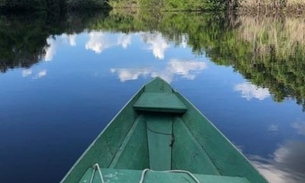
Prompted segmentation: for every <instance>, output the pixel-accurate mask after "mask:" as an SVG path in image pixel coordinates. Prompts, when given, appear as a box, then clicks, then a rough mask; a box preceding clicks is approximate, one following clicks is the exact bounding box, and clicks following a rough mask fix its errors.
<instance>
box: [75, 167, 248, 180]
mask: <svg viewBox="0 0 305 183" xmlns="http://www.w3.org/2000/svg"><path fill="white" fill-rule="evenodd" d="M92 172H93V168H89V169H88V171H87V172H86V178H84V179H83V180H82V182H79V183H89V181H90V179H91V176H92ZM102 173H103V177H104V181H105V182H111V183H122V182H124V183H138V182H139V180H140V179H141V174H142V171H139V170H138V171H137V170H122V169H102ZM193 176H195V177H196V178H197V179H198V180H199V181H200V182H202V183H250V182H249V181H248V180H247V179H245V178H242V177H227V176H215V175H204V174H193ZM94 179H95V180H96V181H99V182H98V183H100V177H99V175H98V172H95V174H94ZM169 182H174V183H183V182H187V183H195V181H194V180H193V179H192V178H191V177H190V176H189V175H188V174H187V173H167V172H162V171H149V172H147V173H146V174H145V176H144V181H143V183H169Z"/></svg>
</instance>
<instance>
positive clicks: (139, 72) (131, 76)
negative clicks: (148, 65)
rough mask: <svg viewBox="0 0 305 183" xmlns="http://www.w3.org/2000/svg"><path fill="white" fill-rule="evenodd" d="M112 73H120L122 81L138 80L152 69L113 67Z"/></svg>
mask: <svg viewBox="0 0 305 183" xmlns="http://www.w3.org/2000/svg"><path fill="white" fill-rule="evenodd" d="M110 71H111V72H112V73H118V75H119V79H120V81H121V82H125V81H129V80H137V79H138V78H139V76H146V75H148V74H149V73H150V69H145V68H144V69H111V70H110Z"/></svg>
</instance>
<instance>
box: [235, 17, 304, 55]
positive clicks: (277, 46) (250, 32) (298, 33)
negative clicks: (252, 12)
mask: <svg viewBox="0 0 305 183" xmlns="http://www.w3.org/2000/svg"><path fill="white" fill-rule="evenodd" d="M237 20H238V22H239V24H240V26H239V28H238V34H239V37H240V38H241V39H242V40H244V41H247V42H249V43H250V44H252V45H253V46H254V48H253V49H254V50H255V54H256V55H257V56H259V57H263V56H267V55H269V54H271V53H272V50H271V49H273V50H274V51H275V54H276V56H277V57H287V56H289V55H291V54H293V52H294V51H295V50H296V47H297V46H300V45H301V47H303V48H305V32H304V30H305V23H304V18H302V17H264V16H256V17H253V16H239V17H238V19H237Z"/></svg>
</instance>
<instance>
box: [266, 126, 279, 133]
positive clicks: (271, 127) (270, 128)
mask: <svg viewBox="0 0 305 183" xmlns="http://www.w3.org/2000/svg"><path fill="white" fill-rule="evenodd" d="M268 131H270V132H277V131H279V127H278V126H277V125H270V126H269V127H268Z"/></svg>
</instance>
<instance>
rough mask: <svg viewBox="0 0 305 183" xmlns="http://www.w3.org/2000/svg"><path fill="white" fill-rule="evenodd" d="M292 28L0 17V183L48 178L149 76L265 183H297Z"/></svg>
mask: <svg viewBox="0 0 305 183" xmlns="http://www.w3.org/2000/svg"><path fill="white" fill-rule="evenodd" d="M302 21H303V19H302V18H293V17H285V18H283V17H280V18H276V17H275V18H274V17H270V18H268V17H267V18H266V17H265V18H252V17H250V16H249V17H247V16H239V17H238V16H234V15H230V14H221V13H217V14H186V13H156V12H155V13H153V14H150V13H149V12H143V11H139V12H114V11H112V12H106V13H104V12H102V13H91V14H89V15H86V14H75V13H74V14H67V15H65V16H58V17H54V16H50V15H33V16H27V17H24V16H21V15H19V16H12V15H9V16H2V17H1V18H0V45H1V46H0V69H1V71H2V73H1V74H0V88H1V90H0V101H1V105H0V170H1V171H0V172H1V173H0V182H12V183H16V182H24V183H36V182H37V183H41V182H44V183H53V182H59V181H60V180H61V179H62V177H63V176H64V175H65V173H66V172H67V171H68V170H69V168H70V167H71V166H72V164H73V163H74V162H75V161H76V159H77V158H78V157H79V156H80V155H81V154H82V152H83V151H84V150H85V149H86V148H87V147H88V145H89V144H90V143H91V142H92V140H93V139H94V138H95V137H96V136H97V135H98V134H99V132H100V131H101V130H102V129H103V128H104V127H105V126H106V125H107V123H108V122H109V121H110V120H111V119H112V118H113V117H114V115H115V114H116V113H117V112H118V111H119V109H120V108H121V107H122V106H123V105H124V104H125V103H126V102H127V101H128V100H129V99H130V98H131V96H132V95H133V94H134V93H135V92H136V91H137V90H138V89H139V88H140V87H141V86H142V85H143V84H145V83H147V82H148V81H150V80H151V78H152V77H155V76H160V77H162V78H163V79H165V80H166V81H168V82H169V83H171V85H172V86H173V87H174V88H176V89H177V90H178V91H180V92H181V93H182V94H183V95H184V96H185V97H187V98H188V99H189V100H190V101H191V102H192V103H193V104H194V105H195V106H196V107H197V108H198V109H199V110H200V111H201V112H202V113H204V114H205V115H206V116H207V117H208V118H209V119H210V120H211V121H212V122H213V123H214V124H215V125H216V126H217V127H218V128H219V129H220V130H221V131H222V132H223V133H224V134H225V135H226V136H227V137H228V139H230V140H231V141H232V142H233V143H234V144H235V145H236V146H237V147H238V148H239V149H240V150H241V151H242V152H243V153H244V154H245V155H246V156H247V157H248V158H249V159H250V160H251V162H252V163H253V164H254V165H255V166H256V167H257V168H258V169H259V170H260V171H261V173H262V174H264V175H265V176H266V178H267V179H268V180H269V181H270V182H273V183H282V182H283V183H284V182H285V183H286V182H289V183H302V182H304V181H305V176H304V172H305V115H304V112H302V109H304V99H305V94H304V91H305V88H304V86H305V83H304V81H305V80H304V79H305V76H304V72H303V71H304V69H305V62H304V53H305V52H304V50H305V49H304V48H305V39H304V37H305V35H304V32H303V27H304V26H305V24H304V22H302ZM287 40H288V41H287Z"/></svg>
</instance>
